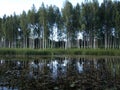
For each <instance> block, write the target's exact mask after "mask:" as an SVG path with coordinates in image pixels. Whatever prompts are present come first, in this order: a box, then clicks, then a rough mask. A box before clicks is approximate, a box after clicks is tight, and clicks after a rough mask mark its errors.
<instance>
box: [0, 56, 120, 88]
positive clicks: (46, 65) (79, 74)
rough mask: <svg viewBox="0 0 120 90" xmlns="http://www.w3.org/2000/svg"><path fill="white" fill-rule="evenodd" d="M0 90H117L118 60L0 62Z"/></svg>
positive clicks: (119, 59)
mask: <svg viewBox="0 0 120 90" xmlns="http://www.w3.org/2000/svg"><path fill="white" fill-rule="evenodd" d="M0 90H120V58H83V57H79V58H67V57H64V58H47V59H33V60H19V59H15V60H12V59H11V60H5V59H0Z"/></svg>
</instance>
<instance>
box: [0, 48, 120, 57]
mask: <svg viewBox="0 0 120 90" xmlns="http://www.w3.org/2000/svg"><path fill="white" fill-rule="evenodd" d="M0 55H96V56H101V55H108V56H119V55H120V50H118V49H107V50H105V49H77V48H74V49H60V48H58V49H28V48H21V49H20V48H0Z"/></svg>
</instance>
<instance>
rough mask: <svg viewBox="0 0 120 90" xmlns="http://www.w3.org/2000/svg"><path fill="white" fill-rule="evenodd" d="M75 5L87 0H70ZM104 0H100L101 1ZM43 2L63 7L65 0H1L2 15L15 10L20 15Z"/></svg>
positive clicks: (0, 9) (9, 13)
mask: <svg viewBox="0 0 120 90" xmlns="http://www.w3.org/2000/svg"><path fill="white" fill-rule="evenodd" d="M69 1H70V2H71V3H72V4H73V5H76V3H81V2H84V1H85V0H69ZM102 1H103V0H99V2H100V3H101V2H102ZM42 2H44V4H45V5H51V4H52V5H56V6H58V7H60V8H61V7H62V6H63V4H64V2H65V0H0V17H2V16H3V15H4V14H6V15H11V14H13V13H14V12H15V13H16V14H17V15H18V14H20V13H22V11H23V10H25V11H26V12H27V11H28V10H29V9H31V7H32V5H33V4H34V5H35V7H36V9H38V8H39V7H40V6H41V4H42Z"/></svg>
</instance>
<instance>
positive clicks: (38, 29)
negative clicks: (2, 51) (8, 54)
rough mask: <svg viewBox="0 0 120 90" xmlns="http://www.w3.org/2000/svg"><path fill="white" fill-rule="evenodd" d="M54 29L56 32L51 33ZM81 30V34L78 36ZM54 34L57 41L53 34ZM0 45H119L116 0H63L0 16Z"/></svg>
mask: <svg viewBox="0 0 120 90" xmlns="http://www.w3.org/2000/svg"><path fill="white" fill-rule="evenodd" d="M55 32H56V33H55ZM79 34H81V36H82V37H81V38H78V37H79ZM55 37H56V38H57V41H56V40H55V39H54V38H55ZM0 47H5V48H43V49H45V48H105V49H107V48H117V49H118V48H120V1H117V0H116V1H112V0H103V2H102V3H101V4H100V3H99V2H98V0H92V1H89V0H86V1H85V2H84V3H81V4H79V3H77V4H76V6H73V5H72V3H71V2H69V1H65V3H64V5H63V7H62V8H61V9H60V8H58V7H57V6H55V5H50V6H45V5H44V3H42V5H41V6H40V7H39V9H38V10H37V9H36V7H35V5H33V6H32V8H31V9H30V10H29V11H28V12H25V11H23V12H22V14H20V15H16V14H15V13H14V14H13V15H10V16H7V15H4V16H3V17H2V18H0Z"/></svg>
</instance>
